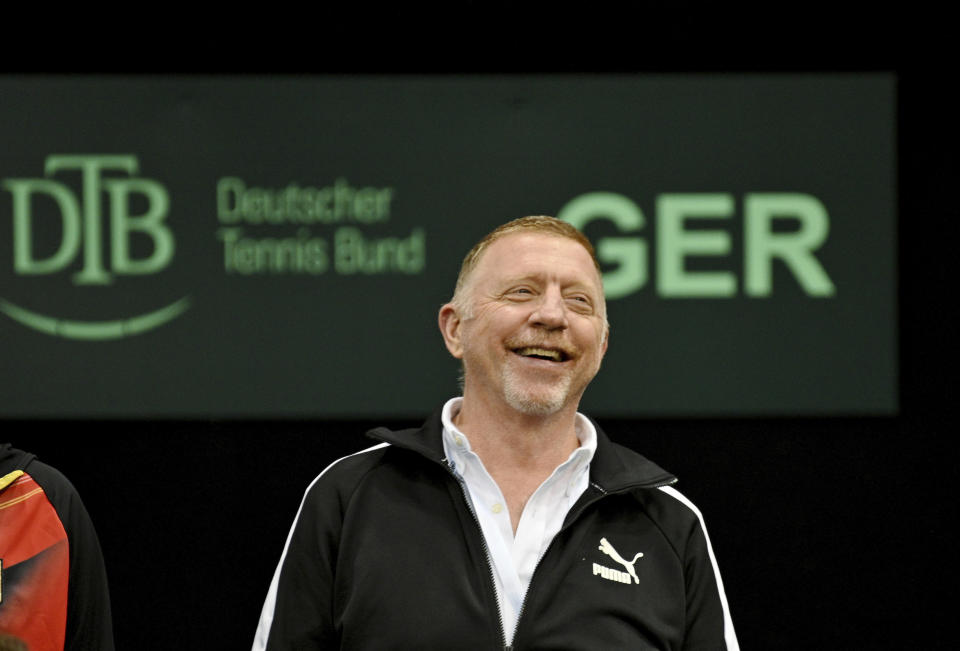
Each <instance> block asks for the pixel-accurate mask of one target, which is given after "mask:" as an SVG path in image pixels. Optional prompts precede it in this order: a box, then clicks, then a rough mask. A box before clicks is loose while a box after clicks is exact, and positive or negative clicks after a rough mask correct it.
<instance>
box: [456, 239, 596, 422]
mask: <svg viewBox="0 0 960 651" xmlns="http://www.w3.org/2000/svg"><path fill="white" fill-rule="evenodd" d="M465 291H466V293H467V297H466V298H467V300H466V303H467V304H468V306H469V310H466V311H467V312H468V313H467V314H466V315H464V314H457V315H456V316H454V317H452V318H453V320H454V325H455V327H454V328H453V329H452V330H449V333H450V334H451V336H447V334H448V330H447V329H446V328H444V335H445V337H446V339H447V346H448V348H449V349H450V352H451V353H452V354H453V355H454V356H455V357H458V358H461V359H462V360H463V365H464V396H465V397H469V396H471V395H475V396H477V397H480V398H482V400H484V401H501V402H505V403H506V404H507V405H509V406H510V407H512V408H513V409H516V410H518V411H520V412H522V413H526V414H540V415H547V414H552V413H555V412H557V411H559V410H560V409H561V408H563V407H565V406H567V405H571V404H572V405H573V406H574V407H576V405H577V404H579V401H580V397H581V396H582V395H583V391H584V390H585V389H586V387H587V384H589V382H590V380H592V379H593V377H594V376H595V375H596V373H597V371H598V370H599V368H600V361H601V360H602V359H603V355H604V353H605V352H606V349H607V332H606V320H605V317H606V306H605V304H604V299H603V288H602V285H601V281H600V277H599V275H598V274H597V270H596V268H595V267H594V264H593V260H592V259H591V258H590V254H589V253H587V251H586V249H584V248H583V247H582V246H581V245H580V244H579V243H577V242H575V241H574V240H571V239H568V238H564V237H560V236H555V235H546V234H540V233H522V232H521V233H514V234H511V235H506V236H504V237H501V238H500V239H498V240H496V241H495V242H493V243H492V244H490V245H489V247H488V248H487V250H486V251H485V252H484V254H483V255H482V257H481V258H480V261H479V262H478V264H477V266H476V267H475V268H474V270H473V272H472V274H471V275H470V277H469V279H468V283H467V286H466V287H465ZM444 310H447V306H445V307H444ZM443 314H444V311H443V310H441V327H444V326H443ZM448 314H449V313H448ZM487 404H491V403H487Z"/></svg>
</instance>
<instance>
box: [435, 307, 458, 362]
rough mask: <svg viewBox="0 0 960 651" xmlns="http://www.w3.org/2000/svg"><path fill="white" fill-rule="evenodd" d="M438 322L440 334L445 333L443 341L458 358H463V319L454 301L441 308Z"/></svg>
mask: <svg viewBox="0 0 960 651" xmlns="http://www.w3.org/2000/svg"><path fill="white" fill-rule="evenodd" d="M437 322H438V323H439V324H440V334H442V335H443V343H445V344H446V345H447V350H449V351H450V354H451V355H453V356H454V357H456V358H457V359H462V358H463V344H462V343H461V341H460V325H461V324H462V323H463V321H462V319H461V318H460V314H459V313H458V312H457V308H456V307H455V306H454V304H453V303H447V304H446V305H444V306H443V307H441V308H440V314H438V315H437Z"/></svg>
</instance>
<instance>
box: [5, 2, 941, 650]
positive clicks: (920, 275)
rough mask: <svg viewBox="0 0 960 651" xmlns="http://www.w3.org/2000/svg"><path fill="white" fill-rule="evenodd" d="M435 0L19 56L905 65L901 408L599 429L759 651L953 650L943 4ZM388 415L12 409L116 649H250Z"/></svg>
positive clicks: (60, 34)
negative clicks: (712, 559) (315, 485)
mask: <svg viewBox="0 0 960 651" xmlns="http://www.w3.org/2000/svg"><path fill="white" fill-rule="evenodd" d="M419 7H420V8H418V9H411V8H409V7H400V6H384V5H369V4H367V5H354V6H352V8H350V9H347V8H330V7H321V8H318V9H316V10H315V11H311V12H310V13H307V14H302V15H301V14H298V13H296V11H295V10H292V9H290V10H287V11H286V12H282V11H280V9H279V8H272V7H271V8H260V9H257V10H256V11H253V10H249V9H241V8H238V7H235V8H230V9H229V10H220V12H221V13H220V14H218V16H217V17H216V19H214V18H211V19H209V20H198V19H197V18H196V17H195V16H191V15H189V14H184V13H182V12H180V11H174V10H162V11H158V13H160V14H162V15H161V16H160V17H159V18H153V19H151V20H152V22H146V23H136V24H135V23H134V21H129V23H128V22H124V24H123V25H122V29H121V28H116V29H114V28H109V29H108V28H107V27H104V26H103V23H102V22H101V21H100V20H90V22H91V23H97V25H96V26H94V27H93V28H92V29H95V30H96V31H95V33H94V37H93V38H80V37H79V36H78V34H81V35H82V34H83V30H82V29H78V28H77V25H76V24H71V21H70V18H71V16H69V15H61V16H60V17H59V18H60V20H58V21H57V24H62V25H63V27H61V28H57V29H56V30H55V31H54V32H53V33H47V32H44V33H38V34H37V35H36V42H35V44H34V46H33V47H27V46H25V45H16V44H10V45H5V46H4V48H5V50H4V52H3V54H4V55H5V57H4V61H5V62H6V63H5V67H6V69H7V70H12V71H21V70H22V71H30V72H33V71H37V69H38V68H39V69H41V70H51V71H56V72H63V71H73V70H76V71H83V72H96V71H104V72H113V71H121V70H122V71H124V72H131V71H133V72H140V71H175V72H215V73H229V74H242V73H245V72H283V73H288V74H307V73H318V72H393V71H397V72H400V71H406V72H409V71H417V72H462V73H475V72H485V71H496V72H503V71H509V72H512V71H517V72H520V71H523V72H542V73H544V74H549V73H551V72H591V71H598V72H599V71H603V72H660V71H671V72H687V71H690V72H693V71H701V72H703V71H706V72H713V73H717V74H722V73H723V72H725V71H751V70H762V71H770V70H774V71H779V70H794V71H805V70H806V71H825V70H826V71H830V70H842V71H857V70H865V71H871V70H881V71H886V70H892V71H895V72H896V73H897V75H898V78H899V92H898V115H899V118H898V125H899V127H898V128H899V134H898V143H899V188H898V190H899V235H900V242H899V247H900V248H899V260H900V285H899V290H898V296H899V304H900V309H899V329H900V337H901V341H900V404H901V412H900V414H899V415H898V416H895V417H889V418H828V419H821V418H815V419H792V418H777V419H734V418H730V419H721V420H712V419H691V420H680V419H673V420H636V421H603V422H602V423H601V424H602V425H603V426H604V427H605V429H606V430H607V431H608V433H609V434H611V436H612V437H613V438H615V439H617V440H619V441H620V442H623V443H625V444H627V445H630V446H632V447H635V448H636V449H638V450H640V451H641V452H642V453H643V454H645V455H647V456H649V457H650V458H651V459H654V460H655V461H657V462H658V463H659V464H660V465H662V466H664V467H665V468H667V469H669V470H671V471H672V472H674V473H676V474H677V475H678V476H679V477H680V484H679V486H678V488H680V490H682V491H683V492H684V493H685V494H686V495H687V496H688V497H690V498H691V499H692V500H693V501H694V502H695V503H697V504H698V506H699V507H700V508H701V510H702V511H703V512H704V515H705V517H706V522H707V525H708V528H709V531H710V533H711V537H712V539H713V544H714V549H715V551H716V553H717V557H718V561H719V564H720V569H721V571H722V573H723V576H724V580H725V583H726V588H727V596H728V598H729V602H730V606H731V610H732V614H733V618H734V622H735V624H736V627H737V632H738V636H739V638H740V642H741V645H742V647H743V648H744V649H810V648H815V649H939V648H944V649H946V648H954V646H955V643H954V642H953V640H952V637H953V635H952V630H953V628H954V627H953V626H952V624H953V622H951V621H950V616H951V615H952V612H953V607H952V603H951V599H950V597H951V596H952V594H953V592H954V590H952V589H951V588H953V586H954V582H953V580H952V579H953V568H954V560H953V559H954V556H953V555H954V554H955V550H954V545H953V540H954V539H953V537H952V533H950V532H951V531H952V525H953V523H954V521H955V516H956V507H955V505H954V503H953V499H952V494H951V493H952V491H951V490H950V489H951V488H952V481H951V480H952V479H953V475H954V474H955V469H954V466H955V464H954V457H953V454H952V449H953V446H952V439H951V437H952V435H950V434H949V432H950V431H952V428H951V425H952V424H953V420H954V419H953V414H952V408H953V405H952V400H951V399H952V396H953V388H954V384H953V383H952V382H951V378H950V372H951V371H952V369H953V349H952V341H951V340H952V334H953V321H952V318H951V317H950V316H948V315H949V311H948V310H949V308H950V307H951V304H952V303H953V302H954V296H955V294H954V292H953V289H952V284H951V280H952V279H951V278H950V277H949V276H948V273H949V270H950V269H951V266H952V264H953V259H952V258H951V246H950V231H949V224H950V223H951V222H952V221H955V215H956V208H955V206H954V205H953V204H951V203H949V202H948V200H949V194H950V191H951V189H952V184H953V182H954V178H955V171H956V165H955V157H956V148H955V147H956V143H955V126H954V123H953V115H952V107H951V106H950V104H949V103H948V102H947V101H946V99H945V97H946V94H947V91H948V90H949V89H950V88H951V87H952V86H954V85H955V81H954V77H955V73H954V71H952V70H950V69H948V67H947V60H946V58H945V57H946V52H947V51H948V47H949V41H948V40H947V37H946V28H945V27H942V25H945V24H946V20H945V18H944V17H942V16H936V15H920V14H919V12H915V13H912V14H909V15H905V14H904V13H903V12H902V11H901V12H900V13H897V14H893V13H881V12H883V11H886V10H883V9H880V8H879V7H873V8H871V9H870V10H866V9H865V10H863V11H856V12H854V11H851V12H849V13H847V14H842V15H841V14H840V13H838V12H839V11H840V10H839V9H838V8H837V7H835V6H834V5H819V4H812V5H811V4H804V5H792V6H786V7H780V8H778V9H777V11H776V12H772V11H771V10H770V9H769V8H760V7H758V8H750V9H743V10H733V9H730V8H729V7H723V8H713V9H703V8H700V7H695V6H686V5H684V4H683V3H679V4H673V5H670V8H669V9H667V8H666V7H665V6H661V5H655V6H649V5H642V4H641V5H631V8H630V9H629V10H627V9H623V8H621V7H619V6H606V5H604V4H603V3H590V5H589V7H568V8H564V7H562V6H559V5H555V4H553V3H551V4H546V3H528V4H525V5H523V6H521V7H518V6H515V5H506V4H500V3H483V4H480V3H470V2H467V3H453V4H445V5H436V4H427V5H420V6H419ZM297 11H299V10H297ZM82 17H86V18H89V16H86V15H85V16H82ZM98 18H102V17H98ZM125 20H126V19H125ZM11 21H12V22H11V24H14V23H15V21H13V19H11ZM47 24H48V23H47ZM50 29H53V28H50ZM71 32H74V33H73V35H72V36H71V35H70V33H71ZM88 33H89V32H88ZM44 52H46V53H48V54H47V55H48V56H49V57H50V58H48V59H42V61H43V62H42V63H38V62H39V61H41V59H38V58H37V57H40V56H43V53H44ZM7 55H9V56H7ZM944 190H946V191H944ZM385 370H389V369H385ZM397 371H398V372H399V369H397ZM442 398H443V397H442V396H438V401H439V400H441V399H442ZM373 424H374V423H367V422H357V421H351V422H327V421H323V422H292V421H271V422H250V421H244V422H228V421H220V422H211V421H191V422H181V421H146V420H133V421H108V422H91V421H67V420H64V421H36V420H32V421H11V420H7V421H4V422H0V426H2V429H3V436H2V438H4V439H9V440H12V441H13V442H14V443H15V444H16V445H17V446H18V447H21V448H25V449H29V450H31V451H33V452H36V453H38V454H39V455H40V457H41V458H42V459H43V460H44V461H46V462H48V463H50V464H52V465H55V466H57V467H58V468H60V469H61V470H62V471H63V472H64V473H65V474H66V475H67V476H69V477H70V478H71V479H72V481H73V482H74V484H75V485H76V486H77V488H78V489H79V490H80V492H81V494H82V496H83V499H84V501H85V503H86V504H87V507H88V509H89V510H90V512H91V515H92V517H93V519H94V522H95V524H96V526H97V528H98V531H99V535H100V538H101V542H102V545H103V549H104V555H105V558H106V562H107V564H108V572H109V575H110V585H111V591H112V599H113V609H114V622H115V628H116V639H117V644H118V648H119V649H121V650H128V649H130V650H136V649H173V648H176V649H238V648H239V649H242V648H249V646H250V644H251V642H252V638H253V633H254V630H255V627H256V621H257V617H258V615H259V611H260V607H261V605H262V602H263V598H264V596H265V593H266V590H267V586H268V584H269V580H270V577H271V575H272V572H273V569H274V567H275V565H276V562H277V560H278V558H279V555H280V552H281V550H282V547H283V541H284V539H285V536H286V532H287V530H288V528H289V525H290V523H291V521H292V519H293V517H294V515H295V513H296V509H297V506H298V504H299V500H300V497H301V495H302V492H303V490H304V488H305V487H306V485H307V484H308V483H309V481H310V480H311V479H312V478H313V477H314V476H315V475H316V474H317V473H318V472H319V471H320V470H321V469H322V468H323V467H324V466H325V465H326V464H327V463H328V462H329V461H331V460H333V459H335V458H337V457H339V456H341V455H343V454H345V453H348V452H351V451H354V450H356V449H357V448H358V447H360V446H365V445H366V441H365V440H364V439H363V436H362V432H363V431H364V430H365V429H366V428H367V427H368V426H371V425H373ZM375 424H378V425H379V424H388V425H396V426H401V425H407V424H412V423H409V422H406V421H404V422H393V423H390V422H387V423H383V422H377V423H375Z"/></svg>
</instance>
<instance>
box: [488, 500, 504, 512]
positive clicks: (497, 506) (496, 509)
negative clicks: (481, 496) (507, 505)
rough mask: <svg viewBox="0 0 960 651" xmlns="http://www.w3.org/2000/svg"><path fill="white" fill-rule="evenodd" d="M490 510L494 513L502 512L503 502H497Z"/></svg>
mask: <svg viewBox="0 0 960 651" xmlns="http://www.w3.org/2000/svg"><path fill="white" fill-rule="evenodd" d="M490 510H491V511H493V512H494V513H500V512H501V511H503V504H501V503H500V502H497V503H496V504H494V505H493V506H492V507H490Z"/></svg>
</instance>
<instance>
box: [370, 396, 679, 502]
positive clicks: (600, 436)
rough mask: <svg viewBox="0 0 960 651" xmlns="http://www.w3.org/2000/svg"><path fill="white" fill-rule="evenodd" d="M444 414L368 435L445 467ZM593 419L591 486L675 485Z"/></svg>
mask: <svg viewBox="0 0 960 651" xmlns="http://www.w3.org/2000/svg"><path fill="white" fill-rule="evenodd" d="M441 411H442V409H438V410H437V411H435V412H434V413H433V414H432V415H431V416H430V418H428V419H427V421H426V422H425V423H424V424H423V426H422V427H419V428H411V429H404V430H399V431H396V432H395V431H393V430H390V429H387V428H386V427H378V428H376V429H373V430H370V431H369V432H367V436H369V437H371V438H374V439H376V440H378V441H383V442H386V443H389V444H391V445H394V446H396V447H398V448H403V449H405V450H410V451H412V452H416V453H418V454H421V455H423V456H425V457H427V458H428V459H430V460H432V461H435V462H437V463H441V464H444V465H446V459H445V458H444V451H443V425H442V423H441V421H440V413H441ZM590 420H591V422H592V423H593V425H594V427H595V428H596V430H597V451H596V453H595V454H594V456H593V461H592V462H591V463H590V482H591V484H593V485H594V486H596V487H597V488H598V489H600V490H601V491H602V492H605V493H616V492H619V491H623V490H628V489H630V488H655V487H658V486H666V485H669V484H673V483H676V481H677V478H676V477H674V476H673V475H672V474H670V473H669V472H667V471H666V470H664V469H663V468H661V467H660V466H658V465H657V464H655V463H653V462H652V461H650V460H649V459H647V458H646V457H644V456H643V455H640V454H638V453H636V452H634V451H633V450H631V449H629V448H626V447H624V446H622V445H618V444H616V443H613V442H612V441H611V440H610V439H609V438H608V437H607V435H606V434H605V433H604V432H603V430H602V429H600V426H599V425H598V424H597V422H596V421H595V420H593V419H592V418H591V419H590Z"/></svg>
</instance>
